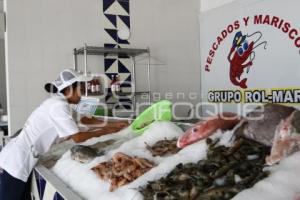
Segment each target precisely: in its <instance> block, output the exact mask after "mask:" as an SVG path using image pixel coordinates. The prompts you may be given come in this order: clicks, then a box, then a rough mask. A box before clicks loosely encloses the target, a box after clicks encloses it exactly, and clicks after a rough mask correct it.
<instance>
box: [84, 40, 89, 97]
mask: <svg viewBox="0 0 300 200" xmlns="http://www.w3.org/2000/svg"><path fill="white" fill-rule="evenodd" d="M84 75H85V76H87V45H86V44H84ZM87 95H88V86H87V83H85V96H87Z"/></svg>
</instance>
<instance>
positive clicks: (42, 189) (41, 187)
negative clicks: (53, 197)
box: [34, 171, 46, 199]
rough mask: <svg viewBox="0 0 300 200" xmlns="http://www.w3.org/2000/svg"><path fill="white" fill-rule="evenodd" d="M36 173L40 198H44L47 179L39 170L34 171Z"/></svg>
mask: <svg viewBox="0 0 300 200" xmlns="http://www.w3.org/2000/svg"><path fill="white" fill-rule="evenodd" d="M34 173H35V180H36V184H37V188H38V193H39V197H40V199H43V197H44V193H45V188H46V180H45V179H44V178H43V177H42V176H41V175H40V174H39V173H38V172H36V171H34Z"/></svg>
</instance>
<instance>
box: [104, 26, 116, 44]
mask: <svg viewBox="0 0 300 200" xmlns="http://www.w3.org/2000/svg"><path fill="white" fill-rule="evenodd" d="M104 30H105V31H106V32H107V33H108V34H109V35H110V37H111V38H112V39H114V40H115V42H116V43H118V34H117V32H118V31H117V30H115V29H104Z"/></svg>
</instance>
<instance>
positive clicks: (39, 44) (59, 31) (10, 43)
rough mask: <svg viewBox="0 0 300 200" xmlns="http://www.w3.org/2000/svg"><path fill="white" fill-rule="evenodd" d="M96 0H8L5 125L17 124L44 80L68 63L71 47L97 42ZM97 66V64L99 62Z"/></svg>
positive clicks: (98, 6)
mask: <svg viewBox="0 0 300 200" xmlns="http://www.w3.org/2000/svg"><path fill="white" fill-rule="evenodd" d="M100 2H101V1H99V0H89V3H87V2H86V1H82V0H63V1H62V0H51V1H40V0H8V1H6V4H7V5H6V9H7V71H8V77H7V78H8V83H9V84H8V90H9V94H8V96H9V109H8V111H9V119H10V120H9V123H10V124H9V125H10V131H11V132H14V131H16V130H17V129H19V128H21V127H22V126H23V124H24V122H25V120H26V118H27V117H28V116H29V115H30V113H31V112H32V111H33V109H34V108H36V107H37V106H38V105H39V104H40V103H41V101H42V100H43V99H45V97H46V96H47V94H46V93H45V92H44V90H43V85H44V84H45V83H46V82H47V81H51V80H53V79H54V78H55V77H56V76H57V74H58V73H59V71H61V70H62V69H64V68H70V67H72V66H73V59H72V49H73V48H74V47H78V46H81V45H83V44H84V43H85V42H87V43H89V44H95V45H100V44H102V42H101V41H102V36H103V34H102V29H103V28H102V27H103V24H102V21H103V20H102V18H101V16H102V15H101V10H102V5H101V3H100ZM100 66H101V65H100Z"/></svg>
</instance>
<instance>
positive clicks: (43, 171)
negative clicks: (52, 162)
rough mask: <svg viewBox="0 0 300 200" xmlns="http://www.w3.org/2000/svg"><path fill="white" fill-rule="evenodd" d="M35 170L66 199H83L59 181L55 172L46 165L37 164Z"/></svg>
mask: <svg viewBox="0 0 300 200" xmlns="http://www.w3.org/2000/svg"><path fill="white" fill-rule="evenodd" d="M35 170H36V171H37V172H38V173H39V174H40V175H41V176H42V177H43V178H44V179H45V180H46V181H47V182H49V183H51V185H52V186H53V187H54V188H55V189H56V190H57V192H59V193H60V194H61V195H62V196H63V197H64V198H65V199H67V200H84V199H83V198H81V197H80V196H79V195H77V194H76V193H75V192H74V191H73V190H72V189H71V188H70V187H68V186H67V185H66V184H65V183H64V182H63V181H61V180H60V179H59V178H58V177H57V176H56V175H55V174H53V173H52V172H51V171H49V170H48V169H47V168H46V167H44V166H42V165H38V166H36V167H35Z"/></svg>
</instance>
